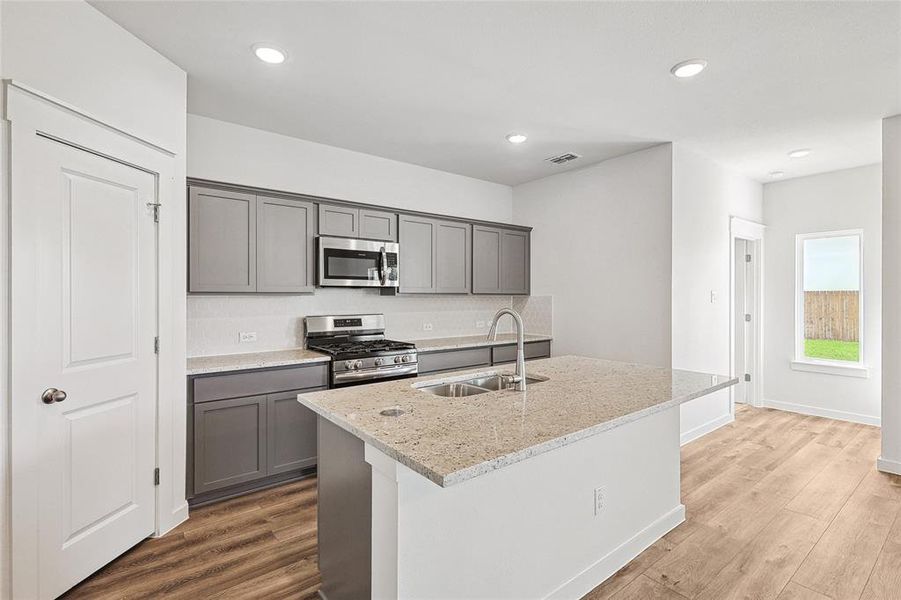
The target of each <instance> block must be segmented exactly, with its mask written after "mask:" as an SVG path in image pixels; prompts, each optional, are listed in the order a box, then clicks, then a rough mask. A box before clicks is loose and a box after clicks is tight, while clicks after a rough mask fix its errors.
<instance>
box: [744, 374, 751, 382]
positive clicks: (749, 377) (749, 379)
mask: <svg viewBox="0 0 901 600" xmlns="http://www.w3.org/2000/svg"><path fill="white" fill-rule="evenodd" d="M745 381H751V374H750V373H745Z"/></svg>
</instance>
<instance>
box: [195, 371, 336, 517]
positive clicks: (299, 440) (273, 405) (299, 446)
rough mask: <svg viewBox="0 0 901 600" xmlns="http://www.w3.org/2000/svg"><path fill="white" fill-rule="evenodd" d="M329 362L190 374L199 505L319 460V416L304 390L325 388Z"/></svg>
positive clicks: (296, 473)
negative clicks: (304, 396)
mask: <svg viewBox="0 0 901 600" xmlns="http://www.w3.org/2000/svg"><path fill="white" fill-rule="evenodd" d="M327 382H328V363H316V364H312V365H300V366H296V367H287V368H277V369H267V370H260V371H248V372H234V373H223V374H216V375H201V376H196V377H192V378H191V379H190V380H189V386H188V390H189V403H190V404H189V410H188V452H187V475H188V476H187V485H188V497H189V499H190V503H191V504H192V505H197V504H202V503H206V502H210V501H213V500H217V499H220V498H224V497H229V496H234V495H238V494H242V493H246V492H249V491H252V490H255V489H259V488H261V487H266V486H269V485H273V484H274V483H278V482H281V481H287V480H289V479H296V478H297V477H300V476H303V475H305V474H307V473H309V472H310V471H309V470H310V469H311V468H312V467H315V466H316V460H317V456H316V415H315V414H314V413H313V411H311V410H310V409H308V408H306V407H305V406H303V405H302V404H300V403H299V402H298V401H297V394H299V393H303V392H309V391H314V390H321V389H325V388H326V384H327Z"/></svg>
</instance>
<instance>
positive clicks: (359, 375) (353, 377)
mask: <svg viewBox="0 0 901 600" xmlns="http://www.w3.org/2000/svg"><path fill="white" fill-rule="evenodd" d="M418 371H419V366H418V365H417V363H407V364H403V365H397V366H396V367H391V368H385V367H382V368H381V369H379V370H371V371H370V370H367V371H341V372H338V373H335V374H334V376H333V379H334V381H335V383H341V382H342V381H360V380H365V379H384V378H386V377H397V376H399V375H410V374H413V373H417V372H418Z"/></svg>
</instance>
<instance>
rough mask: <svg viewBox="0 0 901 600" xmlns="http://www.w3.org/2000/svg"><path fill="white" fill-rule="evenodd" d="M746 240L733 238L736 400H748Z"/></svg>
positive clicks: (742, 401) (741, 401)
mask: <svg viewBox="0 0 901 600" xmlns="http://www.w3.org/2000/svg"><path fill="white" fill-rule="evenodd" d="M747 255H748V242H747V241H745V240H741V239H736V240H735V293H734V294H733V297H734V298H735V324H734V326H735V375H736V376H737V377H738V385H736V386H735V391H734V398H735V401H736V402H740V403H743V404H744V403H747V402H748V385H747V383H746V382H745V375H746V374H749V373H750V371H749V370H748V362H747V360H748V357H749V354H748V338H749V335H748V334H749V330H748V326H749V325H750V323H749V322H748V320H747V315H748V314H749V312H748V311H749V305H750V304H749V302H748V262H747V258H746V257H747Z"/></svg>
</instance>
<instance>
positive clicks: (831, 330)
mask: <svg viewBox="0 0 901 600" xmlns="http://www.w3.org/2000/svg"><path fill="white" fill-rule="evenodd" d="M804 337H805V338H806V339H808V340H841V341H844V342H857V341H859V340H860V292H838V291H830V292H804Z"/></svg>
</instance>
